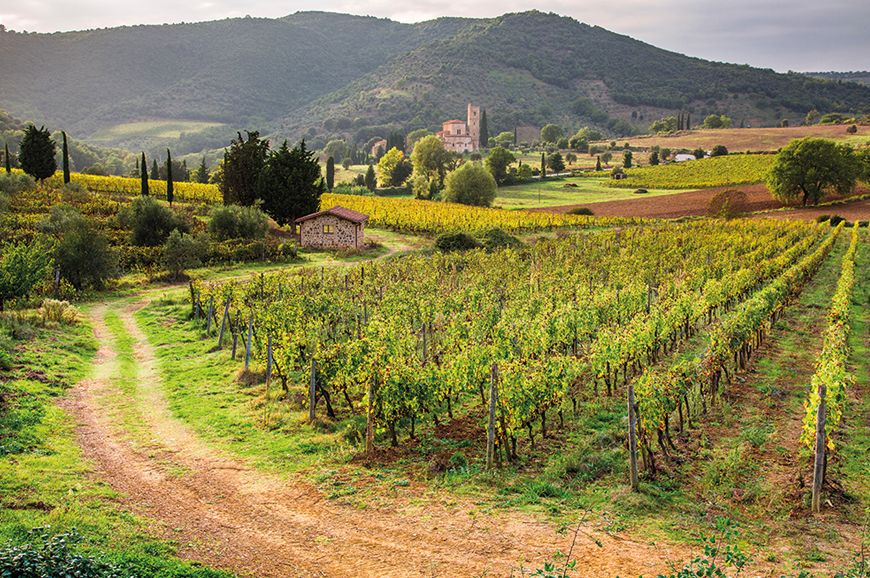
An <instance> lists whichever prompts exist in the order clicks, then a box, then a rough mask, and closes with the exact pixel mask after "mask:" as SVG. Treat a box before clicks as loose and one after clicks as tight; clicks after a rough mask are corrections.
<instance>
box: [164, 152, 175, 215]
mask: <svg viewBox="0 0 870 578" xmlns="http://www.w3.org/2000/svg"><path fill="white" fill-rule="evenodd" d="M166 200H167V201H169V206H170V207H171V206H172V201H173V200H175V190H174V185H173V182H172V155H170V154H169V149H166Z"/></svg>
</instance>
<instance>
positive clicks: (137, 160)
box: [133, 157, 142, 179]
mask: <svg viewBox="0 0 870 578" xmlns="http://www.w3.org/2000/svg"><path fill="white" fill-rule="evenodd" d="M140 176H142V173H140V172H139V157H136V167H135V168H134V169H133V177H135V178H137V179H138V178H139V177H140Z"/></svg>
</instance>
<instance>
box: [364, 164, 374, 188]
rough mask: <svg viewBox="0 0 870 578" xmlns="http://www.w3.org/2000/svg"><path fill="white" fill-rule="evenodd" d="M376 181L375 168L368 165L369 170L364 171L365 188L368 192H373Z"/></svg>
mask: <svg viewBox="0 0 870 578" xmlns="http://www.w3.org/2000/svg"><path fill="white" fill-rule="evenodd" d="M376 184H377V180H376V179H375V167H373V166H372V165H371V163H370V164H369V170H367V171H366V187H367V188H368V190H370V191H373V190H375V186H376Z"/></svg>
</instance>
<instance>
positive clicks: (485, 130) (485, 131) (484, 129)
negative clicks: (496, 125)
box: [478, 109, 489, 149]
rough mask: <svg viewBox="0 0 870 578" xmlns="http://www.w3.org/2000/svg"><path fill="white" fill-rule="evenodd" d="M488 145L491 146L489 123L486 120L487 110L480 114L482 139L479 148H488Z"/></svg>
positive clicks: (479, 141)
mask: <svg viewBox="0 0 870 578" xmlns="http://www.w3.org/2000/svg"><path fill="white" fill-rule="evenodd" d="M487 144H489V123H488V122H487V120H486V109H483V110H482V111H481V112H480V139H479V140H478V146H480V148H482V149H483V148H486V146H487Z"/></svg>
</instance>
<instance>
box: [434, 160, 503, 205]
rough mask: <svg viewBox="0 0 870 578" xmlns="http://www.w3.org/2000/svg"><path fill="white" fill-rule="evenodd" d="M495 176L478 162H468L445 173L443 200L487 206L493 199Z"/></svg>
mask: <svg viewBox="0 0 870 578" xmlns="http://www.w3.org/2000/svg"><path fill="white" fill-rule="evenodd" d="M496 188H497V186H496V183H495V178H494V177H493V176H492V174H491V173H490V172H489V171H488V170H486V168H484V167H483V165H481V164H479V163H472V162H468V163H465V164H464V165H462V166H461V167H459V168H458V169H456V170H455V171H453V172H452V173H450V174H449V175H447V179H446V181H445V187H444V195H443V196H444V200H445V201H448V202H451V203H462V204H463V205H475V206H479V207H488V206H490V205H491V204H492V201H493V200H494V199H495V192H496Z"/></svg>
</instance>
